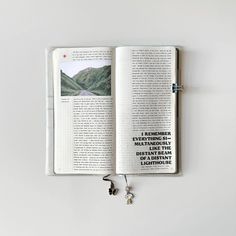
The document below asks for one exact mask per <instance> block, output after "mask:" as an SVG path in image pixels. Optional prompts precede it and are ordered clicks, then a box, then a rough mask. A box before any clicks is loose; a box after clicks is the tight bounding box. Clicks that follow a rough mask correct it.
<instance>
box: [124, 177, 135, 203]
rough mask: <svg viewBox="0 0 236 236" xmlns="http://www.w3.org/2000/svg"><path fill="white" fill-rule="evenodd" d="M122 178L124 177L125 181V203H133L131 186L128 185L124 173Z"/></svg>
mask: <svg viewBox="0 0 236 236" xmlns="http://www.w3.org/2000/svg"><path fill="white" fill-rule="evenodd" d="M124 178H125V182H126V187H125V191H126V194H125V199H126V201H127V202H126V203H127V205H130V204H132V203H133V198H134V194H133V193H131V192H130V190H131V187H130V186H129V185H128V181H127V177H126V175H124Z"/></svg>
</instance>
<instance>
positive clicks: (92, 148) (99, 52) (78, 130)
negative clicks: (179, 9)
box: [53, 47, 114, 174]
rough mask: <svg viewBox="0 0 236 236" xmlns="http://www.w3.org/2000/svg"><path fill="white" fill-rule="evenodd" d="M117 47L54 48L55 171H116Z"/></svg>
mask: <svg viewBox="0 0 236 236" xmlns="http://www.w3.org/2000/svg"><path fill="white" fill-rule="evenodd" d="M111 64H112V49H111V48H107V47H106V48H105V47H99V48H98V47H90V48H58V49H56V50H54V52H53V65H54V69H53V76H54V105H55V116H54V117H55V120H54V122H55V129H54V135H55V149H54V150H55V152H54V171H55V173H56V174H107V173H111V172H112V171H113V168H114V167H113V164H112V162H113V160H112V156H113V147H114V145H113V138H112V136H113V130H114V127H113V124H112V93H113V91H111V90H112V89H111V87H112V86H111V83H112V82H111Z"/></svg>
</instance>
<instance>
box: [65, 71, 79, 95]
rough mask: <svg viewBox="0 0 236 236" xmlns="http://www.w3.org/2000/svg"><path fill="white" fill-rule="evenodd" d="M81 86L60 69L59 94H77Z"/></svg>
mask: <svg viewBox="0 0 236 236" xmlns="http://www.w3.org/2000/svg"><path fill="white" fill-rule="evenodd" d="M81 90H83V88H82V87H81V86H80V85H79V84H77V83H76V82H75V81H74V80H73V79H71V78H70V77H69V76H68V75H66V74H65V73H63V72H62V71H61V96H77V95H79V94H80V91H81Z"/></svg>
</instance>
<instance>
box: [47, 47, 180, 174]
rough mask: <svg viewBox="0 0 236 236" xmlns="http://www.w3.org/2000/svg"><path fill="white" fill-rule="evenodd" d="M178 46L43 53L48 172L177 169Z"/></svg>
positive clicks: (145, 172)
mask: <svg viewBox="0 0 236 236" xmlns="http://www.w3.org/2000/svg"><path fill="white" fill-rule="evenodd" d="M178 55H179V52H178V49H177V48H176V47H171V46H163V47H162V46H133V47H132V46H127V47H81V48H54V49H51V50H50V51H49V52H48V78H47V82H48V83H47V84H48V87H47V91H48V95H47V105H48V106H47V167H46V168H47V174H49V175H50V174H58V175H59V174H103V175H104V174H112V173H113V174H156V173H169V174H170V173H177V172H178V93H177V90H178V88H179V85H178V64H179V63H178V61H179V59H178Z"/></svg>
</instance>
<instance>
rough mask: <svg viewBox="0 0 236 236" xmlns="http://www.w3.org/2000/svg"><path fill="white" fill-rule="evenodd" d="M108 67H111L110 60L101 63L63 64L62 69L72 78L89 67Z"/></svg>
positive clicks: (74, 62)
mask: <svg viewBox="0 0 236 236" xmlns="http://www.w3.org/2000/svg"><path fill="white" fill-rule="evenodd" d="M106 65H111V61H110V60H103V61H101V60H99V61H70V62H62V63H61V64H60V69H61V70H62V71H63V72H64V73H65V74H67V75H68V76H70V77H73V76H74V75H76V74H77V73H78V72H79V71H81V70H84V69H86V68H88V67H93V68H99V67H103V66H106Z"/></svg>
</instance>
